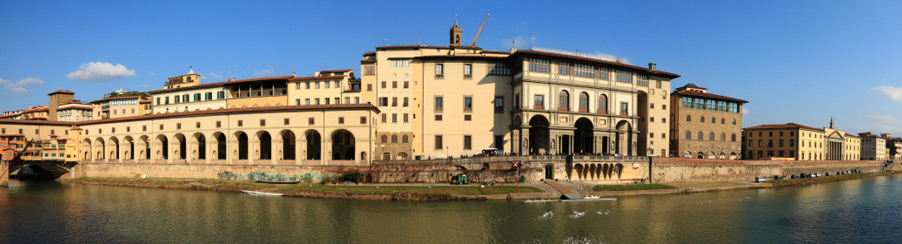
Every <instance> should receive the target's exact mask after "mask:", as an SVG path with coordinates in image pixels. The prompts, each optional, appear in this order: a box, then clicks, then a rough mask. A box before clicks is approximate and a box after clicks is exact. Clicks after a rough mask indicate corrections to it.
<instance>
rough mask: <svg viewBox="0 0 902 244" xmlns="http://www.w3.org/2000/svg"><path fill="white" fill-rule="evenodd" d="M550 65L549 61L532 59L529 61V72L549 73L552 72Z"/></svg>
mask: <svg viewBox="0 0 902 244" xmlns="http://www.w3.org/2000/svg"><path fill="white" fill-rule="evenodd" d="M550 64H551V62H550V61H548V60H544V59H535V58H531V59H529V71H535V72H546V73H547V72H549V71H551V68H550Z"/></svg>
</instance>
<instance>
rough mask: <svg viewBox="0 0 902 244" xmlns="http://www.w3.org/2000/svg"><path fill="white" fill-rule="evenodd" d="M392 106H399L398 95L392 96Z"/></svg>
mask: <svg viewBox="0 0 902 244" xmlns="http://www.w3.org/2000/svg"><path fill="white" fill-rule="evenodd" d="M391 106H392V107H397V106H398V98H397V97H393V98H391Z"/></svg>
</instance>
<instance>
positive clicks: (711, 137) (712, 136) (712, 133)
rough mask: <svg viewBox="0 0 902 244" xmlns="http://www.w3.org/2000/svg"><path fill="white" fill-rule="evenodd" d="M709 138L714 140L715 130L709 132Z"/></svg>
mask: <svg viewBox="0 0 902 244" xmlns="http://www.w3.org/2000/svg"><path fill="white" fill-rule="evenodd" d="M708 140H709V141H713V140H714V132H711V133H708Z"/></svg>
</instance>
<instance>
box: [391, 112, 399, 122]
mask: <svg viewBox="0 0 902 244" xmlns="http://www.w3.org/2000/svg"><path fill="white" fill-rule="evenodd" d="M391 122H392V123H398V114H391Z"/></svg>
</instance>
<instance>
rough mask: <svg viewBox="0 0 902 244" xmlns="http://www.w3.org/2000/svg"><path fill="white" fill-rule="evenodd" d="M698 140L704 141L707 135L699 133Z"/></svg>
mask: <svg viewBox="0 0 902 244" xmlns="http://www.w3.org/2000/svg"><path fill="white" fill-rule="evenodd" d="M697 139H698V140H704V139H705V133H702V132H701V131H699V132H698V138H697Z"/></svg>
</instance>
